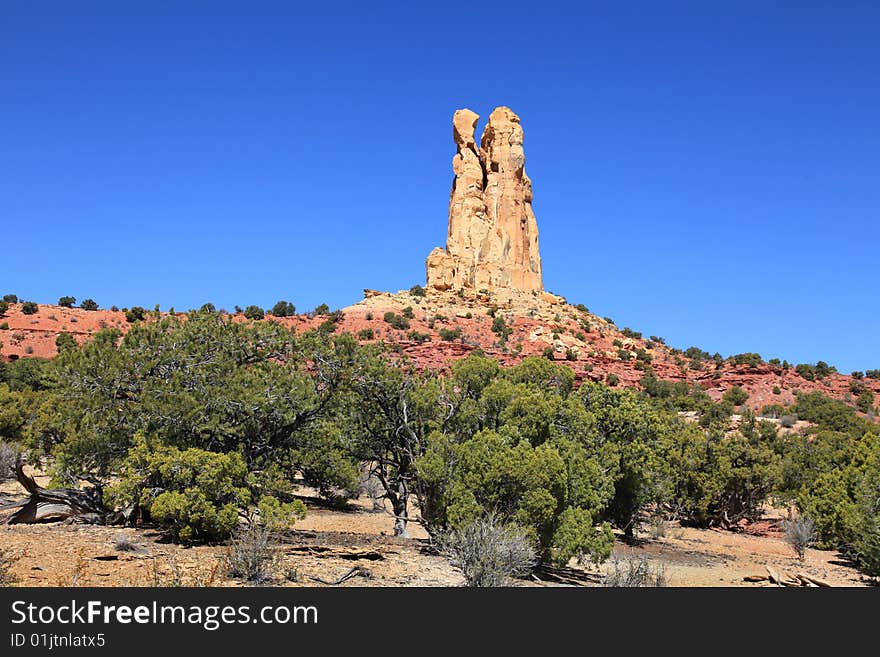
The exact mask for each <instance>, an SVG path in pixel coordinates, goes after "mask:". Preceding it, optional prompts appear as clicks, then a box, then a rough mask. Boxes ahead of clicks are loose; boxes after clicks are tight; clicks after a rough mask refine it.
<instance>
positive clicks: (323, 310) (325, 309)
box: [312, 303, 330, 315]
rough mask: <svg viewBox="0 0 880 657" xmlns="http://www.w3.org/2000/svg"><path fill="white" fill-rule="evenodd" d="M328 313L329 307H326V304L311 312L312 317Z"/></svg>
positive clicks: (316, 307)
mask: <svg viewBox="0 0 880 657" xmlns="http://www.w3.org/2000/svg"><path fill="white" fill-rule="evenodd" d="M329 313H330V306H328V305H327V304H326V303H322V304H320V305H318V306H315V309H314V310H313V311H312V314H313V315H328V314H329Z"/></svg>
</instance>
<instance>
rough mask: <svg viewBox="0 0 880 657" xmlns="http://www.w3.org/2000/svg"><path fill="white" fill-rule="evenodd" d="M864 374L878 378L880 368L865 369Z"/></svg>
mask: <svg viewBox="0 0 880 657" xmlns="http://www.w3.org/2000/svg"><path fill="white" fill-rule="evenodd" d="M865 376H866V377H868V378H869V379H880V370H865Z"/></svg>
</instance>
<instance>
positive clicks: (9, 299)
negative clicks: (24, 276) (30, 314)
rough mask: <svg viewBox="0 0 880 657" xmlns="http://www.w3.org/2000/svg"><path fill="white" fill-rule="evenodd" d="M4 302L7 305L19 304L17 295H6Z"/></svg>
mask: <svg viewBox="0 0 880 657" xmlns="http://www.w3.org/2000/svg"><path fill="white" fill-rule="evenodd" d="M3 301H5V302H6V303H18V295H16V294H4V295H3Z"/></svg>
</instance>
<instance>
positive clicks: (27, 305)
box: [21, 301, 39, 315]
mask: <svg viewBox="0 0 880 657" xmlns="http://www.w3.org/2000/svg"><path fill="white" fill-rule="evenodd" d="M37 310H39V308H38V307H37V304H36V303H34V302H33V301H23V302H22V304H21V312H22V313H24V314H25V315H33V314H34V313H36V312H37Z"/></svg>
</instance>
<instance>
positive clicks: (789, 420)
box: [779, 415, 797, 429]
mask: <svg viewBox="0 0 880 657" xmlns="http://www.w3.org/2000/svg"><path fill="white" fill-rule="evenodd" d="M796 422H797V418H796V417H795V416H794V415H783V416H782V417H780V418H779V424H780V425H781V426H783V427H785V428H786V429H791V428H792V427H793V426H794V425H795V423H796Z"/></svg>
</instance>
